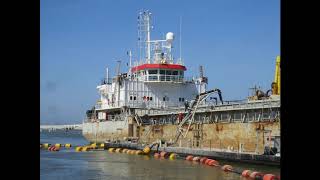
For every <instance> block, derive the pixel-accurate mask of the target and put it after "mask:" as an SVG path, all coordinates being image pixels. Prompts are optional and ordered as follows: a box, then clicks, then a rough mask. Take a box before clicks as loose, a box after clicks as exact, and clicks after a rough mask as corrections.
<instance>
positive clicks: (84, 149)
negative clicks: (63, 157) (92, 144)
mask: <svg viewBox="0 0 320 180" xmlns="http://www.w3.org/2000/svg"><path fill="white" fill-rule="evenodd" d="M88 150H89V147H88V146H84V147H82V149H81V151H82V152H85V151H88Z"/></svg>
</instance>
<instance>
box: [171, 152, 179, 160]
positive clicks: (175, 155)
mask: <svg viewBox="0 0 320 180" xmlns="http://www.w3.org/2000/svg"><path fill="white" fill-rule="evenodd" d="M176 158H177V154H176V153H171V154H170V156H169V159H170V160H174V159H176Z"/></svg>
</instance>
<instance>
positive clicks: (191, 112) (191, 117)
mask: <svg viewBox="0 0 320 180" xmlns="http://www.w3.org/2000/svg"><path fill="white" fill-rule="evenodd" d="M213 93H218V95H219V99H220V101H221V103H222V104H223V99H222V94H221V91H220V89H213V90H210V91H206V92H203V93H200V94H199V95H197V96H196V98H195V100H194V101H193V103H192V104H191V105H190V108H189V110H188V112H187V114H186V116H185V117H184V118H183V119H182V121H181V122H180V124H179V125H178V127H177V134H176V138H175V141H174V143H173V144H175V143H177V141H178V139H179V137H180V136H181V135H182V136H183V137H186V136H187V134H188V132H189V129H190V126H191V125H192V123H193V121H194V115H195V113H196V111H197V108H198V106H199V105H200V104H201V103H202V102H203V101H204V100H205V99H207V98H208V97H209V96H210V95H211V94H213ZM188 122H189V125H188V127H187V129H184V128H183V126H184V125H185V124H187V123H188ZM184 132H185V133H184Z"/></svg>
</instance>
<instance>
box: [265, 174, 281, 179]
mask: <svg viewBox="0 0 320 180" xmlns="http://www.w3.org/2000/svg"><path fill="white" fill-rule="evenodd" d="M278 179H280V178H279V177H277V176H275V175H273V174H265V175H264V176H263V180H278Z"/></svg>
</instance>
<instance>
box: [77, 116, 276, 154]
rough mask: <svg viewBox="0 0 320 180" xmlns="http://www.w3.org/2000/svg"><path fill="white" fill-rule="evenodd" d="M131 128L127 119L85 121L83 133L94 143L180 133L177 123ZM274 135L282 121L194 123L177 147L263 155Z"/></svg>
mask: <svg viewBox="0 0 320 180" xmlns="http://www.w3.org/2000/svg"><path fill="white" fill-rule="evenodd" d="M114 127H118V128H114ZM128 127H129V125H128V123H126V121H116V122H112V121H109V122H108V121H106V122H99V123H97V122H96V123H84V125H83V135H84V137H85V138H86V139H87V140H89V141H92V142H105V141H115V140H121V141H122V140H124V139H125V138H127V137H128V136H129V134H130V135H133V137H138V138H139V141H140V142H143V143H147V144H148V143H151V142H155V141H158V140H163V141H165V142H172V141H173V140H174V138H175V136H176V132H177V126H176V125H155V126H137V124H133V128H130V131H133V132H131V133H130V132H129V128H128ZM131 129H132V130H131ZM275 137H280V122H252V123H215V124H202V125H192V126H191V128H190V131H189V132H188V134H187V136H186V137H185V138H182V136H180V139H179V140H178V142H177V144H175V146H178V147H185V148H198V149H202V150H209V151H221V150H222V151H230V152H240V153H249V154H250V153H255V154H263V153H264V149H265V147H266V146H271V147H273V144H274V139H275ZM269 139H270V140H269Z"/></svg>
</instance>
